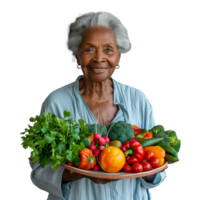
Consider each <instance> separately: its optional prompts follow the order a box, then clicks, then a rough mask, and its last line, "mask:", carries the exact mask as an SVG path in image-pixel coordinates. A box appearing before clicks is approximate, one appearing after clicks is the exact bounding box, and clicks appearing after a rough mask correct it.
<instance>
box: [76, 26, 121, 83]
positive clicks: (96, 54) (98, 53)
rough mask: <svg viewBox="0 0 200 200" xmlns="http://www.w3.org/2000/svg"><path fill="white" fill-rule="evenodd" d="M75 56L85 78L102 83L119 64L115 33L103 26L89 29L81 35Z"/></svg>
mask: <svg viewBox="0 0 200 200" xmlns="http://www.w3.org/2000/svg"><path fill="white" fill-rule="evenodd" d="M78 55H79V57H80V60H79V59H78V56H77V55H75V56H76V59H77V63H78V65H81V68H82V71H83V74H84V76H85V78H87V79H88V80H90V81H94V82H103V81H105V80H107V79H109V78H110V77H111V75H112V74H113V72H114V70H115V67H116V66H117V65H118V64H119V60H120V54H119V52H118V49H117V43H116V37H115V32H114V31H113V30H112V29H110V28H107V27H104V26H96V27H89V28H87V29H86V30H84V32H83V34H82V42H81V45H80V48H79V51H78Z"/></svg>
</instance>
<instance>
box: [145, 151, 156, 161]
mask: <svg viewBox="0 0 200 200" xmlns="http://www.w3.org/2000/svg"><path fill="white" fill-rule="evenodd" d="M153 156H154V153H153V151H146V152H145V155H144V158H145V159H146V160H149V159H150V158H152V157H153Z"/></svg>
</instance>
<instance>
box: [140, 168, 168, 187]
mask: <svg viewBox="0 0 200 200" xmlns="http://www.w3.org/2000/svg"><path fill="white" fill-rule="evenodd" d="M166 176H167V175H166V172H165V171H163V172H159V173H157V174H156V176H155V178H154V180H153V181H152V182H146V181H145V180H144V179H143V178H141V177H140V178H139V179H140V182H141V184H142V186H143V187H144V188H146V189H151V188H154V187H157V186H158V185H160V184H161V183H162V182H163V181H164V180H165V178H166Z"/></svg>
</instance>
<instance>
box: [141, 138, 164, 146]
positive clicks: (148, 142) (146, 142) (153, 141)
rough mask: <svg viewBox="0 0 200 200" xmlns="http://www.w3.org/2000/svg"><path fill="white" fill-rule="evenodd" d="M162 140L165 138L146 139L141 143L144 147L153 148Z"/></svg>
mask: <svg viewBox="0 0 200 200" xmlns="http://www.w3.org/2000/svg"><path fill="white" fill-rule="evenodd" d="M161 140H163V138H150V139H146V140H142V141H139V143H140V144H141V145H142V146H143V147H148V146H152V145H154V144H156V143H158V142H160V141H161Z"/></svg>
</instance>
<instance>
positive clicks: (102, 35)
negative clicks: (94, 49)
mask: <svg viewBox="0 0 200 200" xmlns="http://www.w3.org/2000/svg"><path fill="white" fill-rule="evenodd" d="M94 42H103V43H105V44H110V45H116V36H115V32H114V31H113V30H112V29H110V28H107V27H104V26H95V27H89V28H87V29H85V30H84V32H83V34H82V43H84V44H86V43H88V44H91V43H94Z"/></svg>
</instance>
